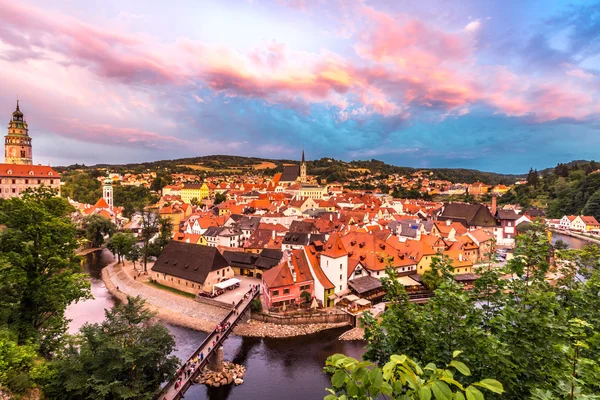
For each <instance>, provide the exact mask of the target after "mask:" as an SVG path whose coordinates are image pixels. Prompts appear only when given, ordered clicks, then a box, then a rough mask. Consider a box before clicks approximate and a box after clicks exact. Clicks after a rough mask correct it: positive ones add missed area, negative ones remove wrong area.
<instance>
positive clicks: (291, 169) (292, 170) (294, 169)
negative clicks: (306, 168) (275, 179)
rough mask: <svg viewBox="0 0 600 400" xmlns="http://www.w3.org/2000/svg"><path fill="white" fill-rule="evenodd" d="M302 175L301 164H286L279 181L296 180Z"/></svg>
mask: <svg viewBox="0 0 600 400" xmlns="http://www.w3.org/2000/svg"><path fill="white" fill-rule="evenodd" d="M299 177H300V166H299V165H286V166H284V167H283V172H282V174H281V178H279V182H294V181H296V180H297V179H298V178H299Z"/></svg>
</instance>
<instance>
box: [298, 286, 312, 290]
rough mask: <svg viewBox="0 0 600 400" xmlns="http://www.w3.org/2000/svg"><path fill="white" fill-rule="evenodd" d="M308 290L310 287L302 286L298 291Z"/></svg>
mask: <svg viewBox="0 0 600 400" xmlns="http://www.w3.org/2000/svg"><path fill="white" fill-rule="evenodd" d="M309 289H310V285H302V286H300V290H309Z"/></svg>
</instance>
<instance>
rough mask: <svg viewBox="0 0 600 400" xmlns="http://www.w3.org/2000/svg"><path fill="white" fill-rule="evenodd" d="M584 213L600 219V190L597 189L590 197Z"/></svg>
mask: <svg viewBox="0 0 600 400" xmlns="http://www.w3.org/2000/svg"><path fill="white" fill-rule="evenodd" d="M583 214H584V215H591V216H592V217H594V218H596V219H600V190H597V191H595V192H594V194H593V195H591V196H590V197H589V198H588V200H587V202H586V203H585V206H584V207H583Z"/></svg>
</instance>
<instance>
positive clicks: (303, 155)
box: [302, 146, 304, 162]
mask: <svg viewBox="0 0 600 400" xmlns="http://www.w3.org/2000/svg"><path fill="white" fill-rule="evenodd" d="M302 162H304V146H302Z"/></svg>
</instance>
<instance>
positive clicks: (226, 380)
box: [196, 361, 246, 387]
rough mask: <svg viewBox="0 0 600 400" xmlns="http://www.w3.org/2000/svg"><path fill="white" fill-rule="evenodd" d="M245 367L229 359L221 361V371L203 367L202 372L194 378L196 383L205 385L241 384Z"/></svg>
mask: <svg viewBox="0 0 600 400" xmlns="http://www.w3.org/2000/svg"><path fill="white" fill-rule="evenodd" d="M245 374H246V367H244V366H243V365H238V364H234V363H232V362H229V361H225V362H224V363H223V371H222V372H216V371H211V370H210V369H208V368H205V369H204V370H203V371H202V374H201V375H200V376H199V377H198V378H196V383H200V384H202V385H206V386H212V387H219V386H225V385H231V384H234V385H241V384H242V383H244V375H245Z"/></svg>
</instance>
